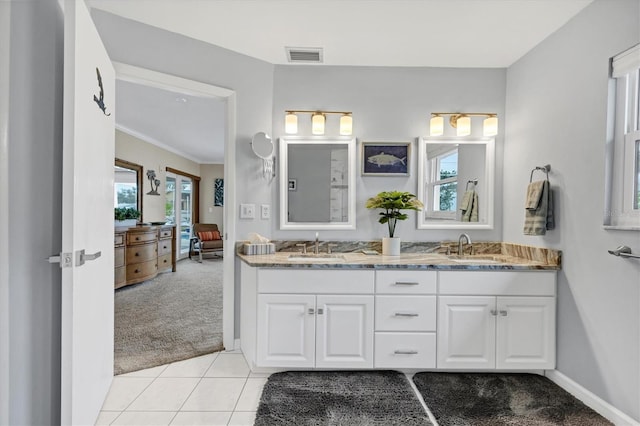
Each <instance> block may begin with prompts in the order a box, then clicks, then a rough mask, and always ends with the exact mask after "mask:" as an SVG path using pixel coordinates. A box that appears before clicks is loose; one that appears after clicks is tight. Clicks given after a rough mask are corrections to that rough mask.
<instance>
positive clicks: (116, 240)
mask: <svg viewBox="0 0 640 426" xmlns="http://www.w3.org/2000/svg"><path fill="white" fill-rule="evenodd" d="M113 245H114V246H121V245H124V234H122V233H121V234H114V235H113Z"/></svg>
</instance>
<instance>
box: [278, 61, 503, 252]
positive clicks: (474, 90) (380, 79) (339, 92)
mask: <svg viewBox="0 0 640 426" xmlns="http://www.w3.org/2000/svg"><path fill="white" fill-rule="evenodd" d="M505 88H506V70H504V69H454V68H401V67H336V66H322V67H315V66H293V65H279V66H276V69H275V83H274V93H273V133H274V137H275V138H279V137H283V136H285V133H284V111H285V110H287V109H299V110H315V109H321V110H338V111H352V112H353V134H354V136H356V137H357V139H358V142H360V141H368V142H381V141H387V142H390V141H395V142H411V143H412V153H411V158H410V161H409V167H410V176H409V177H372V176H366V177H363V176H361V175H360V169H359V168H358V176H357V179H356V185H357V187H356V197H357V208H356V209H357V223H356V225H357V229H356V230H355V231H323V232H321V233H320V238H321V239H336V240H374V239H380V238H381V237H384V236H387V228H386V227H385V226H382V225H380V224H379V223H378V221H377V218H378V214H377V212H374V211H371V210H367V209H366V208H365V207H364V204H365V201H366V200H367V198H369V197H372V196H374V195H376V194H377V193H378V192H380V191H388V190H395V189H397V190H402V191H409V192H413V193H416V192H417V175H418V171H417V144H416V138H417V137H419V136H427V135H428V132H429V118H430V113H431V112H432V111H451V112H455V111H459V110H462V111H467V112H475V111H488V112H496V113H497V114H498V116H499V117H500V118H503V117H504V102H505ZM337 117H338V116H334V115H330V116H328V118H327V124H326V135H327V136H331V135H333V136H337V135H338V118H337ZM310 121H311V118H310V116H309V115H300V116H299V117H298V124H299V130H300V131H299V134H301V135H309V134H310V129H309V126H310ZM472 122H473V126H474V127H473V132H474V133H473V134H474V136H481V135H482V130H481V125H482V120H481V119H476V120H472ZM500 125H501V126H502V123H501V124H500ZM500 130H501V133H500V134H499V135H498V136H497V138H496V164H497V170H496V171H497V173H496V221H495V228H494V229H493V230H491V231H483V230H479V231H472V232H469V234H470V235H471V237H472V239H478V240H491V241H497V240H501V239H502V229H501V228H502V221H501V218H500V215H501V213H502V190H501V187H500V186H501V182H502V172H501V165H502V145H503V141H504V137H503V134H504V132H503V131H502V128H501V129H500ZM447 131H448V132H450V135H453V129H452V128H450V127H449V125H448V124H447ZM358 146H360V145H358ZM357 155H358V157H359V156H360V148H358V150H357ZM358 167H360V160H359V159H358ZM272 190H273V192H272V199H273V204H274V206H276V208H274V213H276V214H274V215H273V216H274V218H277V217H278V216H277V214H278V212H277V205H276V201H277V200H278V192H277V187H275V186H274V187H273V189H272ZM409 215H410V216H409V219H407V220H406V221H404V222H401V223H399V224H398V228H397V230H396V236H398V237H400V238H402V239H403V240H405V241H439V240H442V239H451V238H456V237H457V236H458V235H459V233H460V232H459V231H434V230H428V231H427V230H421V231H419V230H416V216H415V213H414V212H410V213H409ZM278 228H279V223H278V221H277V220H272V228H271V230H270V231H271V235H270V236H271V237H272V238H278V239H298V238H305V239H309V238H311V237H313V236H314V235H315V231H281V230H279V229H278Z"/></svg>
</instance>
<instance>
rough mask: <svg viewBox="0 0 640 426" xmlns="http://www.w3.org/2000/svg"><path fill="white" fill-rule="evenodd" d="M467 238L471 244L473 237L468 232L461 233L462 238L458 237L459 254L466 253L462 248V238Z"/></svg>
mask: <svg viewBox="0 0 640 426" xmlns="http://www.w3.org/2000/svg"><path fill="white" fill-rule="evenodd" d="M465 238H466V239H467V244H471V237H469V236H468V235H467V234H460V238H458V256H462V255H463V254H464V252H463V250H462V240H463V239H465ZM471 251H473V246H471Z"/></svg>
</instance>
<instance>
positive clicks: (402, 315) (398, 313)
mask: <svg viewBox="0 0 640 426" xmlns="http://www.w3.org/2000/svg"><path fill="white" fill-rule="evenodd" d="M395 315H396V316H397V317H417V316H418V315H419V314H418V313H416V312H396V313H395Z"/></svg>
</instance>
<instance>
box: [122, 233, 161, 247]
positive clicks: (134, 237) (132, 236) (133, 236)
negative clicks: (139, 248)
mask: <svg viewBox="0 0 640 426" xmlns="http://www.w3.org/2000/svg"><path fill="white" fill-rule="evenodd" d="M155 240H156V233H155V232H127V244H144V243H146V242H148V241H155Z"/></svg>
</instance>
